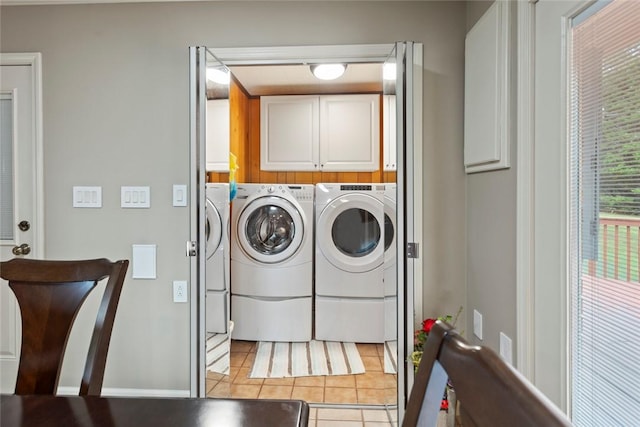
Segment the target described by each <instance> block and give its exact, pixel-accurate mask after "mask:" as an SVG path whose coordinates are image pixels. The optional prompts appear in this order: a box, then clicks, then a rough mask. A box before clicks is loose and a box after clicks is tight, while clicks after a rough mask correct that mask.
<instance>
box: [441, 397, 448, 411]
mask: <svg viewBox="0 0 640 427" xmlns="http://www.w3.org/2000/svg"><path fill="white" fill-rule="evenodd" d="M440 410H441V411H442V410H444V411H448V410H449V401H448V400H447V399H442V402H440Z"/></svg>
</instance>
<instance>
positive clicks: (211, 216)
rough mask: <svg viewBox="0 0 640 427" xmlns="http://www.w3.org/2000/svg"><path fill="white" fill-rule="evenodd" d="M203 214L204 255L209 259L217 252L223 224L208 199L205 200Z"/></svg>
mask: <svg viewBox="0 0 640 427" xmlns="http://www.w3.org/2000/svg"><path fill="white" fill-rule="evenodd" d="M205 212H206V219H205V224H204V234H205V238H206V239H207V248H206V254H207V258H211V257H212V256H213V254H214V253H215V252H216V250H218V247H220V242H221V241H222V227H223V224H222V217H221V216H220V213H219V212H218V210H217V209H216V207H215V206H214V205H213V203H212V202H211V200H209V199H207V204H206V207H205Z"/></svg>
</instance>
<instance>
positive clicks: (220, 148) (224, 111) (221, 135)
mask: <svg viewBox="0 0 640 427" xmlns="http://www.w3.org/2000/svg"><path fill="white" fill-rule="evenodd" d="M206 135H207V142H206V147H207V153H206V158H207V162H206V163H207V166H206V168H207V172H229V100H228V99H210V100H208V101H207V133H206Z"/></svg>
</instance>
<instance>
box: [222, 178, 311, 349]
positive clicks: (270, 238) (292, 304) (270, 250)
mask: <svg viewBox="0 0 640 427" xmlns="http://www.w3.org/2000/svg"><path fill="white" fill-rule="evenodd" d="M313 200H314V187H313V185H291V184H238V191H237V196H236V198H235V199H234V201H233V203H232V208H231V212H232V224H233V226H232V237H231V318H232V320H233V322H234V330H233V338H234V339H239V340H249V341H310V340H311V328H312V321H311V319H312V299H313Z"/></svg>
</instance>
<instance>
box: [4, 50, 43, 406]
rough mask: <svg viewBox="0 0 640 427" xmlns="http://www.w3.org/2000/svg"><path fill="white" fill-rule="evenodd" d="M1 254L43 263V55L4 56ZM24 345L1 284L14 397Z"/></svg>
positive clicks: (8, 385)
mask: <svg viewBox="0 0 640 427" xmlns="http://www.w3.org/2000/svg"><path fill="white" fill-rule="evenodd" d="M0 64H1V67H2V69H1V71H0V144H1V149H0V163H1V166H0V168H1V170H0V172H1V177H0V215H1V216H0V251H1V253H2V255H1V259H2V261H6V260H9V259H11V258H14V257H16V256H19V257H25V256H26V257H30V258H31V257H33V258H41V257H42V254H43V251H44V242H43V230H42V194H43V193H42V137H41V135H42V124H41V117H42V113H41V109H42V103H41V84H40V82H41V77H40V75H41V74H40V54H37V53H34V54H0ZM20 342H21V326H20V313H19V310H18V305H17V302H16V300H15V297H14V296H13V292H11V290H10V289H9V286H8V285H7V282H5V281H4V280H3V281H2V283H0V393H13V390H14V387H15V380H16V374H17V369H18V361H19V359H18V358H19V353H20Z"/></svg>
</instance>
